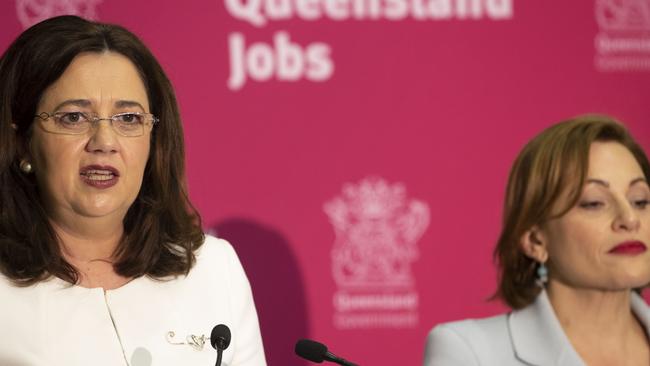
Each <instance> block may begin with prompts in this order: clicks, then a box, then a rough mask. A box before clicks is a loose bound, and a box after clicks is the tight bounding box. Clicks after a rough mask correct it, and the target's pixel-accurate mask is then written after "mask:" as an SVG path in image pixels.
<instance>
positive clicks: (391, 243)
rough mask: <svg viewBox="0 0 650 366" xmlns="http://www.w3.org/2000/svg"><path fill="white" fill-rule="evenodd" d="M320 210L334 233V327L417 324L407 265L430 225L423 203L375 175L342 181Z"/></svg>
mask: <svg viewBox="0 0 650 366" xmlns="http://www.w3.org/2000/svg"><path fill="white" fill-rule="evenodd" d="M324 210H325V213H326V214H327V215H328V216H329V219H330V221H331V223H332V226H333V227H334V231H335V234H336V239H335V242H334V246H333V249H332V275H333V277H334V280H335V282H336V285H337V291H336V293H335V294H334V297H333V305H334V310H335V314H334V325H335V327H337V328H341V329H346V328H400V327H413V326H416V325H417V322H418V293H417V289H416V287H415V279H414V278H413V274H412V272H411V264H412V263H413V262H414V261H415V260H417V259H418V248H417V241H418V239H420V237H421V236H422V234H423V233H424V231H425V230H426V228H427V227H428V225H429V207H428V205H427V204H426V203H424V202H422V201H419V200H415V199H408V198H407V196H406V188H405V187H404V185H403V184H399V183H396V184H389V183H388V182H386V181H385V180H384V179H381V178H376V177H374V178H366V179H363V180H361V181H360V182H359V183H357V184H351V183H348V184H345V185H344V186H343V190H342V193H341V195H340V196H338V197H335V198H333V199H332V200H330V201H329V202H327V203H325V206H324Z"/></svg>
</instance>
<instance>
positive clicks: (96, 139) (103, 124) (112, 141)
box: [86, 119, 119, 153]
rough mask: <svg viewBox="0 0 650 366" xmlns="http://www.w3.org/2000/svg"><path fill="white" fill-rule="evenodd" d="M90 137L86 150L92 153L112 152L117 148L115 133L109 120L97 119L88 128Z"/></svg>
mask: <svg viewBox="0 0 650 366" xmlns="http://www.w3.org/2000/svg"><path fill="white" fill-rule="evenodd" d="M89 133H90V134H91V135H90V139H89V140H88V143H87V144H86V151H88V152H93V153H114V152H117V151H118V150H119V142H118V139H117V135H116V133H115V131H114V130H113V127H112V126H111V121H110V120H103V119H102V120H98V121H96V122H95V123H94V125H93V126H92V127H91V128H90V132H89Z"/></svg>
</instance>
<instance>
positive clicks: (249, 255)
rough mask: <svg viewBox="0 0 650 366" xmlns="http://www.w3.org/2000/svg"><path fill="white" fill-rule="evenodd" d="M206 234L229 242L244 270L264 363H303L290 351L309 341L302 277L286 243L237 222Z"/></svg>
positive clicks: (271, 231)
mask: <svg viewBox="0 0 650 366" xmlns="http://www.w3.org/2000/svg"><path fill="white" fill-rule="evenodd" d="M210 232H211V233H213V234H214V235H215V236H218V237H220V238H223V239H226V240H228V241H229V242H230V243H231V244H232V246H233V247H234V248H235V250H236V251H237V254H238V255H239V259H240V260H241V262H242V264H243V266H244V269H245V270H246V274H247V275H248V279H249V280H250V283H251V287H252V288H253V295H254V297H255V305H256V307H257V314H258V315H259V318H260V328H261V330H262V339H263V341H264V351H265V353H266V362H267V364H268V365H283V366H284V365H286V366H306V365H308V362H307V361H304V360H302V359H300V358H299V357H298V356H296V355H295V353H294V351H293V348H294V345H295V344H296V341H297V340H298V339H300V338H309V317H308V314H307V303H306V301H305V297H306V294H305V288H304V282H303V278H302V274H301V273H300V269H299V268H298V261H297V260H296V258H295V256H294V255H293V252H292V251H291V246H290V245H289V243H288V242H287V239H285V238H284V236H282V234H281V233H279V232H278V231H277V230H275V229H273V228H271V227H268V226H264V225H262V224H260V223H257V222H255V221H252V220H248V219H242V218H231V219H227V220H224V221H221V222H218V223H217V224H215V225H212V226H210ZM233 331H236V330H234V329H233Z"/></svg>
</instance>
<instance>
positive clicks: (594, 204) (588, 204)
mask: <svg viewBox="0 0 650 366" xmlns="http://www.w3.org/2000/svg"><path fill="white" fill-rule="evenodd" d="M603 206H605V202H603V201H598V200H582V201H580V202H578V207H580V208H584V209H587V210H596V209H598V208H601V207H603Z"/></svg>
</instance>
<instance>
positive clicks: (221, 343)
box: [210, 324, 230, 366]
mask: <svg viewBox="0 0 650 366" xmlns="http://www.w3.org/2000/svg"><path fill="white" fill-rule="evenodd" d="M210 344H211V345H212V348H214V349H216V350H217V363H216V364H215V366H221V356H222V355H223V350H225V349H226V348H228V346H230V328H228V326H227V325H224V324H218V325H215V327H214V328H212V332H211V333H210Z"/></svg>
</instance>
